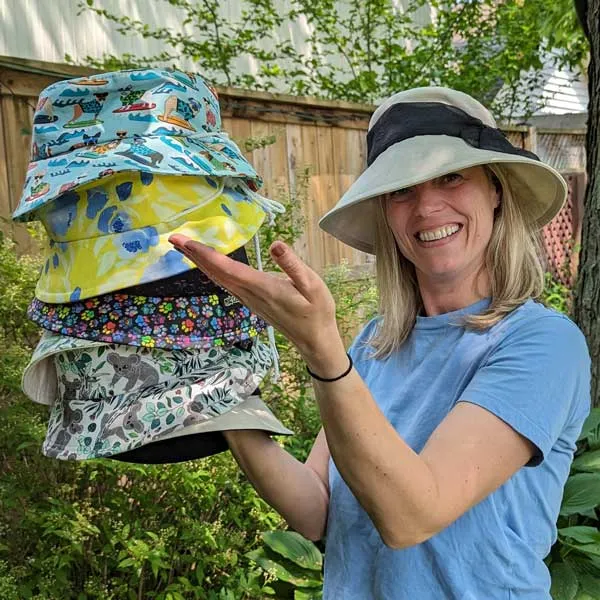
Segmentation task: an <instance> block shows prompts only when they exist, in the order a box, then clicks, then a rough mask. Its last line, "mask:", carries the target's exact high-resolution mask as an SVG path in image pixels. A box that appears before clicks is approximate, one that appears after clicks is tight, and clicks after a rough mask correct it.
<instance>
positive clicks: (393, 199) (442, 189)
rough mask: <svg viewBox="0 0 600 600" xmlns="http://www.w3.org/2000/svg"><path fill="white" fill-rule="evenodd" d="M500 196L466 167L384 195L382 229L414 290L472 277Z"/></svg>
mask: <svg viewBox="0 0 600 600" xmlns="http://www.w3.org/2000/svg"><path fill="white" fill-rule="evenodd" d="M500 193H501V192H499V191H497V190H496V188H495V186H494V185H493V183H492V182H491V181H490V178H489V176H488V174H487V173H486V171H485V169H484V168H483V167H471V168H469V169H464V170H462V171H457V172H455V173H449V174H447V175H443V176H441V177H438V178H437V179H432V180H430V181H426V182H425V183H421V184H418V185H415V186H413V187H410V188H405V189H402V190H397V191H396V192H392V193H391V194H388V195H387V198H386V216H387V221H388V224H389V226H390V228H391V229H392V232H393V234H394V237H395V238H396V242H397V244H398V247H399V248H400V251H401V252H402V254H403V255H404V256H405V257H406V258H407V259H408V260H410V262H412V263H413V264H414V266H415V269H416V272H417V277H418V280H419V284H420V285H423V284H426V283H432V284H435V283H440V284H448V283H460V282H461V281H464V282H465V283H467V282H469V281H470V280H472V278H475V277H477V275H478V274H479V273H480V272H481V267H482V266H483V264H484V257H485V251H486V248H487V245H488V243H489V241H490V237H491V234H492V226H493V223H494V209H495V208H496V207H497V206H498V204H499V201H500Z"/></svg>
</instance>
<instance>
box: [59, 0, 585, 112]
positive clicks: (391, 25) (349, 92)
mask: <svg viewBox="0 0 600 600" xmlns="http://www.w3.org/2000/svg"><path fill="white" fill-rule="evenodd" d="M154 2H155V3H156V4H158V5H160V4H161V3H165V2H168V4H170V5H171V6H175V7H178V8H179V9H180V11H181V15H182V29H181V30H180V31H171V30H169V29H167V28H165V27H158V28H156V29H152V28H151V27H149V26H148V25H147V24H144V23H142V22H140V21H137V20H134V19H132V18H131V17H129V16H127V15H119V14H115V13H111V12H109V11H108V10H107V9H105V8H103V7H102V3H101V2H99V1H98V0H85V1H80V3H79V7H80V11H79V12H80V13H82V12H92V13H94V14H96V15H98V16H99V17H101V18H102V19H105V20H108V21H110V22H112V23H114V24H116V28H117V31H119V32H120V33H122V34H123V35H137V36H141V37H143V38H153V39H156V40H160V41H161V43H162V44H163V45H164V47H165V51H164V52H162V53H161V54H160V55H158V56H153V57H137V56H133V55H131V54H126V55H124V56H121V57H117V56H113V55H105V56H103V57H102V58H100V59H99V58H96V57H90V56H88V57H86V59H85V62H86V64H88V65H89V66H92V67H97V68H103V69H109V70H110V69H116V68H124V67H143V66H149V65H157V64H164V63H168V64H173V65H174V66H177V62H178V61H180V60H181V59H182V58H186V59H189V60H191V61H193V62H195V63H197V64H198V70H199V71H200V72H201V73H203V74H204V75H205V76H206V77H208V78H209V79H210V80H212V81H213V82H214V83H216V84H220V85H227V86H231V85H233V86H238V87H245V88H248V89H255V90H273V89H277V90H279V91H283V92H287V93H292V94H300V95H314V96H318V97H322V98H328V99H341V100H349V101H354V102H363V103H364V102H374V101H376V100H377V99H379V98H381V97H384V96H387V95H389V94H392V93H394V92H396V91H398V90H400V89H406V88H410V87H414V86H419V85H444V86H449V87H454V88H456V89H459V90H462V91H465V92H467V93H469V94H471V95H473V96H474V97H476V98H478V99H480V100H482V101H484V102H485V103H487V104H489V105H491V108H492V110H493V111H494V112H495V113H496V114H497V115H498V116H502V117H510V116H511V115H512V114H514V110H515V109H516V107H517V106H518V107H519V110H520V111H523V110H524V111H525V113H527V112H528V111H533V110H534V109H535V108H537V106H538V104H539V103H540V102H541V101H542V99H541V98H540V97H536V96H535V94H534V90H535V89H536V87H537V86H538V85H539V83H540V82H541V78H542V73H541V69H542V66H543V62H544V60H548V61H550V64H552V65H557V66H560V67H563V66H568V67H574V68H577V67H579V66H581V64H582V62H583V59H584V57H585V56H586V54H587V52H588V45H587V42H586V40H585V38H584V36H583V33H582V31H581V29H580V28H579V27H578V26H577V19H576V16H575V11H574V8H573V5H572V2H571V1H570V0H554V1H553V2H551V3H548V2H547V0H505V1H503V2H497V0H477V1H474V2H471V1H470V2H465V1H464V0H451V1H449V2H448V1H441V0H429V1H426V0H412V1H411V2H409V3H408V5H407V8H406V9H405V10H402V9H400V8H398V7H397V6H396V4H397V3H395V2H390V0H348V1H344V2H340V1H335V0H320V1H319V2H314V0H313V1H309V0H290V2H289V3H287V4H286V8H285V9H283V8H281V7H279V9H276V7H275V6H274V1H273V0H243V1H242V0H240V2H239V3H236V6H237V7H238V8H239V15H240V16H239V18H238V19H230V18H226V17H225V16H224V12H223V10H222V7H221V10H220V5H221V3H220V2H219V1H218V0H203V1H202V2H190V1H188V0H154ZM157 8H159V7H157ZM230 8H231V7H230ZM427 15H429V16H430V17H431V18H429V16H427ZM424 17H425V19H424ZM298 23H305V25H303V27H302V29H303V30H304V31H305V32H306V33H305V39H304V40H298V41H299V44H297V45H296V47H294V45H293V44H292V43H291V39H281V35H282V34H281V32H282V31H286V30H287V31H290V30H292V29H293V25H294V24H298ZM264 40H269V42H268V43H267V44H265V43H264ZM303 44H304V45H305V46H306V47H307V48H309V51H306V50H304V48H301V46H302V45H303ZM241 56H246V57H248V58H249V59H250V60H251V62H252V64H256V65H258V71H257V72H256V73H255V74H251V73H239V72H238V71H237V70H236V65H235V61H236V59H237V58H239V57H241ZM67 60H70V61H72V59H71V58H70V57H67ZM503 85H505V86H506V88H507V90H508V91H507V93H504V94H502V95H499V96H497V95H496V94H497V92H498V90H499V89H500V88H501V87H502V86H503ZM524 102H525V103H526V104H527V105H526V106H525V107H523V106H522V105H523V103H524ZM521 116H523V114H522V113H521ZM525 116H526V115H525Z"/></svg>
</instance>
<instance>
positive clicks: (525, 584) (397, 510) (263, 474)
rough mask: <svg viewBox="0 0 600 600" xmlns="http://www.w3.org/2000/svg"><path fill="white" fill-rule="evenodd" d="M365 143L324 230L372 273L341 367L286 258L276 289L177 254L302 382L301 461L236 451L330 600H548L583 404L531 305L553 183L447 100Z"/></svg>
mask: <svg viewBox="0 0 600 600" xmlns="http://www.w3.org/2000/svg"><path fill="white" fill-rule="evenodd" d="M367 144H368V161H367V162H368V167H367V169H366V170H365V171H364V173H363V174H362V175H361V176H360V177H359V179H358V180H357V181H356V182H355V183H354V184H353V186H352V187H351V188H350V189H349V190H348V191H347V193H346V194H345V195H344V196H343V197H342V199H341V200H340V201H339V202H338V203H337V205H336V206H335V207H334V208H333V209H332V210H331V211H330V212H329V213H327V214H326V215H325V216H324V217H323V219H322V220H321V226H322V227H323V228H324V229H325V230H326V231H328V232H329V233H331V234H332V235H334V236H336V237H337V238H339V239H340V240H342V241H343V242H345V243H347V244H349V245H351V246H353V247H354V248H358V249H360V250H363V251H366V252H371V253H374V254H375V255H376V257H377V279H378V285H379V289H380V310H379V313H380V314H379V316H378V317H377V318H376V319H374V320H373V321H371V322H370V323H368V324H367V325H366V327H365V328H364V330H363V331H362V332H361V333H360V334H359V335H358V337H357V339H356V340H355V341H354V343H353V344H352V346H351V348H350V349H349V351H348V353H346V350H345V348H344V345H343V343H342V340H341V339H340V335H339V333H338V330H337V326H336V322H335V310H334V309H335V306H334V302H333V300H332V297H331V295H330V293H329V291H328V290H327V287H326V286H325V284H324V283H323V281H322V280H321V279H320V278H319V277H318V276H317V275H316V274H315V273H314V272H313V271H312V270H311V269H309V268H308V267H307V266H306V265H305V264H304V263H303V262H302V261H301V260H300V259H299V258H298V257H297V256H296V255H295V254H294V253H293V251H292V250H291V249H290V248H289V247H287V246H286V245H285V244H283V243H281V242H275V243H274V244H273V245H272V247H271V253H272V255H273V257H274V259H275V260H276V261H277V263H278V264H279V266H280V267H281V268H282V270H283V271H284V273H285V275H286V277H279V276H276V275H273V274H268V273H260V272H257V271H255V270H253V269H251V268H249V267H247V266H245V265H241V264H239V263H235V262H233V261H231V260H229V259H228V258H227V257H225V256H223V255H221V254H219V253H217V252H214V251H211V250H210V249H209V248H207V247H206V246H202V245H201V244H199V243H197V242H195V241H191V240H189V239H187V238H185V237H183V236H174V237H173V238H172V239H171V241H172V243H173V244H175V245H176V246H177V247H178V248H180V249H181V250H182V251H184V252H185V253H186V254H187V255H188V256H189V257H190V258H192V259H193V260H194V261H195V262H196V263H197V264H198V265H199V266H200V267H201V268H202V269H203V270H205V271H206V272H207V273H208V274H209V275H210V277H212V278H213V279H215V280H216V281H217V282H219V283H220V284H221V285H223V286H224V287H226V288H227V289H229V290H230V291H231V292H232V293H233V294H235V295H236V296H238V297H239V298H240V299H241V300H242V301H243V302H244V303H245V304H247V305H248V306H250V307H252V309H253V310H255V311H256V312H257V313H259V314H261V315H262V316H264V318H265V319H266V320H267V321H269V322H271V323H272V324H273V325H274V326H275V327H277V328H278V329H279V330H280V331H281V332H282V333H283V334H285V335H286V336H287V337H288V338H289V339H290V340H291V341H292V342H293V343H294V344H295V345H296V346H297V347H298V349H299V351H300V353H301V355H302V356H303V358H304V360H305V361H306V365H307V369H308V370H309V373H310V374H311V375H312V376H313V378H314V387H315V392H316V398H317V402H318V406H319V410H320V414H321V419H322V423H323V428H322V430H321V432H320V433H319V435H318V436H317V438H316V440H315V443H314V446H313V449H312V452H311V453H310V456H309V458H308V460H307V461H306V463H305V464H301V463H299V462H298V461H296V460H295V459H294V458H293V457H291V456H290V455H289V454H287V453H286V452H285V451H284V450H282V449H281V448H280V447H279V446H278V445H277V444H276V443H275V442H273V441H272V440H271V439H270V438H269V437H268V436H267V435H266V434H264V433H262V432H260V431H232V432H229V433H228V434H226V435H227V440H228V443H229V446H230V448H231V450H232V452H233V454H234V456H235V457H236V459H237V460H238V462H239V463H240V465H241V467H242V469H243V470H244V471H245V472H246V474H247V475H248V477H249V479H250V481H251V482H252V483H253V485H254V486H255V487H256V489H257V490H258V492H259V494H260V495H261V496H262V497H263V498H265V500H266V501H267V502H269V503H270V504H271V505H272V506H273V507H274V508H275V509H276V510H278V511H279V512H280V513H281V514H282V515H283V517H284V518H285V519H286V520H287V522H288V523H289V525H290V527H292V528H293V529H295V530H297V531H299V532H300V533H302V534H303V535H305V536H306V537H308V538H310V539H313V540H316V539H320V538H321V537H323V536H324V535H326V556H325V588H324V597H325V598H326V599H328V600H368V599H371V598H373V599H381V600H383V599H385V600H395V599H402V600H442V599H454V598H456V599H459V598H460V599H463V600H466V599H469V600H483V599H485V600H509V599H510V600H545V599H548V600H549V599H550V593H549V589H550V576H549V572H548V569H547V568H546V566H545V564H544V561H543V559H544V557H545V556H546V555H547V554H548V552H549V550H550V547H551V545H552V543H553V542H554V540H555V538H556V527H555V523H556V519H557V516H558V512H559V507H560V503H561V498H562V491H563V486H564V484H565V481H566V479H567V476H568V472H569V467H570V464H571V461H572V458H573V452H574V450H575V441H576V439H577V437H578V435H579V433H580V430H581V427H582V424H583V421H584V419H585V417H586V416H587V414H588V412H589V405H590V397H589V377H590V362H589V355H588V350H587V347H586V343H585V340H584V338H583V335H582V334H581V332H580V331H579V330H578V328H577V327H576V326H575V325H574V324H573V323H572V322H571V321H570V320H569V319H568V318H566V317H565V316H563V315H560V314H558V313H556V312H554V311H552V310H549V309H547V308H545V307H543V306H542V305H541V304H539V303H537V302H536V301H535V300H534V299H535V298H536V297H537V296H539V294H540V292H541V291H542V285H543V268H542V264H541V262H540V256H541V254H540V251H539V248H538V243H537V242H538V232H539V229H540V228H541V227H542V226H543V225H544V224H545V223H547V222H548V221H550V220H551V219H552V217H553V216H554V215H556V213H557V212H558V211H559V210H560V208H561V206H562V204H563V202H564V200H565V197H566V185H565V182H564V180H563V179H562V177H561V176H560V175H559V174H558V173H557V172H556V171H554V170H553V169H552V168H551V167H549V166H547V165H544V164H543V163H541V162H540V161H539V159H538V158H537V156H535V155H533V154H531V153H529V152H526V151H524V150H522V149H519V148H515V147H514V146H512V145H511V144H510V143H509V141H508V140H507V139H506V138H505V137H504V136H503V135H502V133H501V132H500V131H499V130H498V129H497V128H496V124H495V122H494V120H493V118H492V117H491V115H490V113H489V112H488V111H487V110H486V109H485V108H484V107H483V106H482V105H481V104H479V103H478V102H477V101H475V100H474V99H473V98H471V97H469V96H467V95H465V94H463V93H460V92H457V91H454V90H448V89H445V88H418V89H414V90H409V91H406V92H400V93H398V94H396V95H394V96H392V97H391V98H389V99H388V100H386V101H385V102H384V103H383V104H382V105H381V106H380V107H379V108H378V109H377V111H376V112H375V113H374V115H373V117H372V119H371V122H370V125H369V131H368V134H367Z"/></svg>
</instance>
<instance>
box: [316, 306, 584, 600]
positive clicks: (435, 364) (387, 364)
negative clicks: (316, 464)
mask: <svg viewBox="0 0 600 600" xmlns="http://www.w3.org/2000/svg"><path fill="white" fill-rule="evenodd" d="M488 305H489V300H482V301H480V302H477V303H475V304H473V305H472V306H470V307H467V308H466V309H463V310H460V311H455V312H451V313H446V314H443V315H438V316H434V317H418V318H417V322H416V325H415V328H414V330H413V331H412V333H411V335H410V336H409V338H408V339H407V340H406V342H405V343H404V344H403V345H402V347H401V349H400V350H399V351H397V352H394V353H393V354H391V355H390V356H389V357H387V358H386V359H384V360H375V359H373V358H371V357H370V356H371V354H372V349H371V348H370V347H369V346H368V344H367V341H368V339H369V337H370V336H371V334H372V333H373V331H374V328H375V327H376V325H377V321H376V320H373V321H371V322H370V323H369V324H368V325H367V326H366V328H365V329H364V330H363V331H362V332H361V333H360V334H359V336H358V337H357V339H356V340H355V341H354V343H353V345H352V347H351V349H350V353H351V356H352V359H353V361H354V364H355V366H356V369H357V370H358V372H359V373H360V375H361V377H362V378H363V379H364V381H365V383H366V384H367V386H368V388H369V390H370V391H371V394H372V395H373V397H374V399H375V401H376V402H377V404H378V405H379V407H380V408H381V410H382V411H383V413H384V415H385V416H386V418H387V419H388V420H389V421H390V422H391V423H392V425H393V426H394V428H395V429H396V431H397V432H398V433H399V434H400V436H401V437H402V438H403V439H404V440H405V441H406V442H407V443H408V444H409V445H410V446H411V448H413V450H415V451H416V452H420V451H421V450H422V449H423V447H424V446H425V443H426V442H427V439H428V438H429V437H430V435H431V433H432V432H433V430H434V429H435V428H436V427H437V425H439V423H440V422H441V421H442V420H443V419H444V417H445V416H446V415H447V414H448V413H449V412H450V410H451V409H452V407H453V406H454V405H455V404H456V403H457V402H459V401H468V402H471V403H474V404H478V405H480V406H482V407H484V408H486V409H487V410H489V411H490V412H492V413H494V414H495V415H497V416H498V417H500V418H501V419H502V420H504V421H505V422H506V423H508V424H509V425H511V426H512V427H513V428H514V429H515V430H516V431H518V432H519V433H520V434H521V435H523V436H525V437H526V438H528V439H529V440H530V441H531V442H533V444H534V445H535V446H536V448H537V449H538V452H537V454H536V456H535V458H534V459H533V460H532V461H531V463H530V464H529V465H528V466H527V467H524V468H522V469H520V470H519V471H518V472H517V473H516V474H515V475H514V476H513V477H511V478H510V480H509V481H507V482H506V483H505V484H504V485H502V486H501V487H500V488H498V489H497V490H496V491H495V492H493V493H492V494H490V495H489V496H488V497H487V498H485V499H484V500H483V501H481V502H480V503H479V504H477V505H476V506H474V507H473V508H471V509H470V510H469V511H467V512H466V513H465V514H463V515H462V516H461V517H460V518H458V519H457V520H456V521H455V522H454V523H452V524H451V525H450V526H449V527H447V528H446V529H444V530H443V531H441V532H439V533H438V534H437V535H435V536H433V537H432V538H430V539H429V540H427V541H425V542H423V543H421V544H418V545H416V546H412V547H409V548H403V549H400V550H393V549H390V548H388V547H387V546H385V545H384V543H383V542H382V540H381V537H380V536H379V533H378V532H377V530H376V529H375V527H374V526H373V524H372V522H371V520H370V518H369V516H368V515H367V514H366V512H365V511H364V510H363V509H362V508H361V506H360V505H359V504H358V502H357V501H356V499H355V498H354V496H353V495H352V492H351V491H350V490H349V488H348V487H347V485H346V483H345V482H344V481H343V479H342V478H341V477H340V474H339V472H338V471H337V469H336V467H335V465H334V464H333V462H332V461H330V469H329V482H330V504H329V517H328V523H327V539H326V554H325V592H324V598H325V599H326V600H550V593H549V589H550V575H549V572H548V569H547V567H546V565H545V564H544V562H543V559H544V557H545V556H546V555H547V554H548V552H549V550H550V547H551V546H552V544H553V543H554V541H555V540H556V520H557V517H558V512H559V508H560V503H561V500H562V494H563V486H564V484H565V481H566V479H567V476H568V474H569V468H570V464H571V461H572V458H573V452H574V450H575V441H576V439H577V437H578V436H579V434H580V432H581V427H582V425H583V422H584V420H585V418H586V416H587V414H588V413H589V410H590V360H589V354H588V350H587V346H586V342H585V339H584V337H583V335H582V333H581V332H580V331H579V329H578V328H577V327H576V326H575V325H574V323H572V322H571V321H570V320H569V319H568V318H567V317H565V316H563V315H561V314H559V313H557V312H555V311H553V310H549V309H547V308H545V307H544V306H542V305H541V304H538V303H536V302H533V301H531V300H530V301H528V302H526V303H525V304H523V305H522V306H521V307H519V308H518V309H516V310H515V311H513V312H512V313H511V314H510V315H508V316H507V317H505V318H504V319H503V320H502V321H500V322H499V323H497V324H496V325H494V326H493V327H491V328H489V329H487V330H486V331H483V332H474V331H469V330H466V329H465V328H463V327H460V326H457V325H456V324H455V323H457V321H458V320H459V318H460V316H461V315H464V314H465V313H478V312H481V311H482V310H483V309H484V308H486V307H487V306H488Z"/></svg>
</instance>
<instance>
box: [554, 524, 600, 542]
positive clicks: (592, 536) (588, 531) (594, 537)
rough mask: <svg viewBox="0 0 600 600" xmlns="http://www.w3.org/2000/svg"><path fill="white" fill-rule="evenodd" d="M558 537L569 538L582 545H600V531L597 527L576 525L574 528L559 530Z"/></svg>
mask: <svg viewBox="0 0 600 600" xmlns="http://www.w3.org/2000/svg"><path fill="white" fill-rule="evenodd" d="M558 535H559V536H562V537H569V538H572V539H574V540H576V541H578V542H581V543H582V544H597V543H600V531H598V530H597V529H596V528H595V527H587V526H585V525H576V526H574V527H563V528H561V529H559V530H558Z"/></svg>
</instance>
